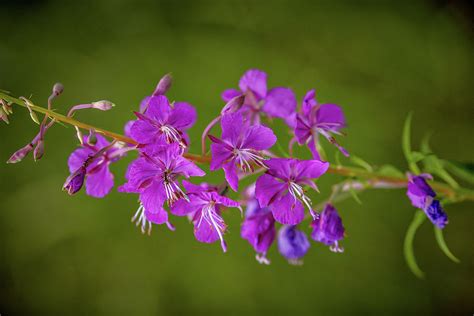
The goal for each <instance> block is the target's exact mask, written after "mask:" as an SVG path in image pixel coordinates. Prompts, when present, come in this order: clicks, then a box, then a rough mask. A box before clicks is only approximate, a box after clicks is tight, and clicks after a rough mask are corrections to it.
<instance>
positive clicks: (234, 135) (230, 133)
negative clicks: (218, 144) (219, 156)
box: [221, 112, 244, 146]
mask: <svg viewBox="0 0 474 316" xmlns="http://www.w3.org/2000/svg"><path fill="white" fill-rule="evenodd" d="M221 127H222V139H223V140H227V141H229V143H231V144H232V145H234V146H235V145H236V144H237V142H238V141H239V138H240V135H241V134H242V129H243V128H244V124H243V118H242V113H240V112H235V113H229V114H225V115H223V116H222V119H221Z"/></svg>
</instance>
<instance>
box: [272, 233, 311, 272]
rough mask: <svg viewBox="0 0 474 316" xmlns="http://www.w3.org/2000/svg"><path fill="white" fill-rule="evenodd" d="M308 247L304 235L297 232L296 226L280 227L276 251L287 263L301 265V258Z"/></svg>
mask: <svg viewBox="0 0 474 316" xmlns="http://www.w3.org/2000/svg"><path fill="white" fill-rule="evenodd" d="M309 247H310V244H309V241H308V238H307V237H306V234H305V233H304V232H302V231H301V230H298V229H297V228H296V226H286V225H285V226H282V228H280V231H279V232H278V251H279V252H280V253H281V255H282V256H283V257H285V258H286V259H288V262H289V263H291V264H294V265H301V264H302V263H303V262H302V260H301V259H302V258H303V257H304V255H306V253H307V252H308V250H309Z"/></svg>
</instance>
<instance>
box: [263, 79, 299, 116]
mask: <svg viewBox="0 0 474 316" xmlns="http://www.w3.org/2000/svg"><path fill="white" fill-rule="evenodd" d="M296 104H297V101H296V96H295V94H294V92H293V91H292V90H291V89H288V88H283V87H277V88H273V89H271V90H270V91H268V95H267V96H266V97H265V104H264V105H263V111H264V112H265V113H267V114H268V115H270V116H274V117H279V118H283V119H287V118H289V117H291V116H293V115H294V114H295V111H296Z"/></svg>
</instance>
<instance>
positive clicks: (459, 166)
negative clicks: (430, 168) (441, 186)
mask: <svg viewBox="0 0 474 316" xmlns="http://www.w3.org/2000/svg"><path fill="white" fill-rule="evenodd" d="M443 164H444V166H445V167H446V169H448V171H450V172H451V173H452V174H453V175H454V176H456V177H458V178H459V179H461V180H464V181H466V182H468V183H470V184H474V163H461V162H457V161H451V160H443Z"/></svg>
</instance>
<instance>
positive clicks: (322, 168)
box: [294, 160, 329, 180]
mask: <svg viewBox="0 0 474 316" xmlns="http://www.w3.org/2000/svg"><path fill="white" fill-rule="evenodd" d="M294 168H295V170H294V175H295V177H296V179H297V180H300V179H316V178H319V177H320V176H322V175H323V174H324V173H326V171H327V170H328V168H329V162H323V161H320V160H297V163H296V164H295V166H294Z"/></svg>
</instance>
